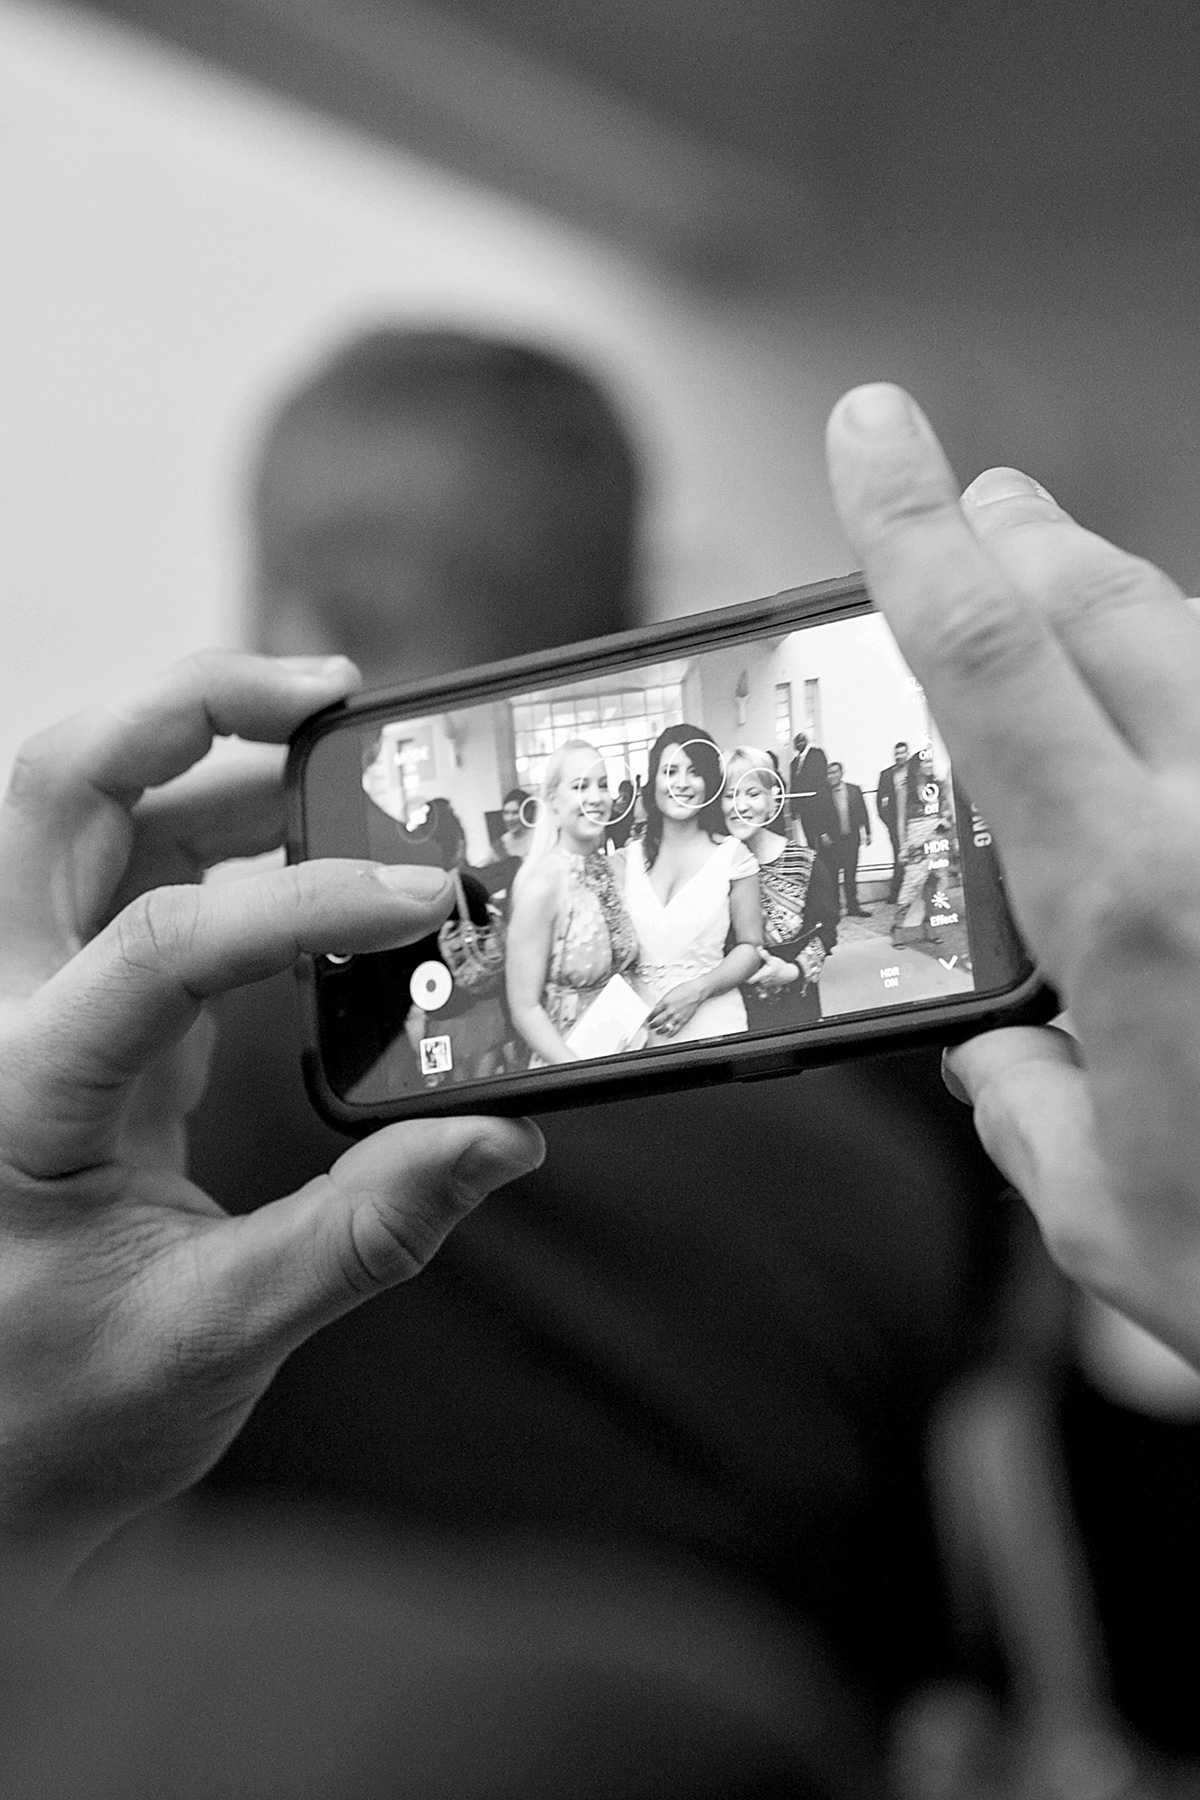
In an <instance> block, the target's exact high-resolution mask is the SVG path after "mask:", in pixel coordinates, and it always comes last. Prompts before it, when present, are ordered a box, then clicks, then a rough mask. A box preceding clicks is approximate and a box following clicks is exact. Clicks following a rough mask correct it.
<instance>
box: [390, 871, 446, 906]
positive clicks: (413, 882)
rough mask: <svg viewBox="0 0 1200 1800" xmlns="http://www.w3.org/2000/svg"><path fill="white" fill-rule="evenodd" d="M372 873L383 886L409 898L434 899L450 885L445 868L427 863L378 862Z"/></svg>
mask: <svg viewBox="0 0 1200 1800" xmlns="http://www.w3.org/2000/svg"><path fill="white" fill-rule="evenodd" d="M374 873H375V876H376V877H377V879H378V880H379V881H381V882H382V883H383V885H384V887H386V888H394V889H395V891H396V892H397V893H398V894H407V895H408V897H409V899H410V900H436V899H437V898H438V897H439V895H441V894H444V893H445V891H446V889H447V887H448V886H449V885H450V877H449V876H448V875H447V873H446V871H445V869H436V868H433V867H431V866H430V865H429V864H428V863H379V864H378V865H377V867H376V868H375V870H374Z"/></svg>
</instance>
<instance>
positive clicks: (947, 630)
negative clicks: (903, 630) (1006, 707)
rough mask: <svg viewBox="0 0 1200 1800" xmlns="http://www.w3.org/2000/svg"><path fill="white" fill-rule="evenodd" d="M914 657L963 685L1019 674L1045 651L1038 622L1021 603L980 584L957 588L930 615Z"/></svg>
mask: <svg viewBox="0 0 1200 1800" xmlns="http://www.w3.org/2000/svg"><path fill="white" fill-rule="evenodd" d="M920 635H921V637H922V639H923V641H922V642H921V644H920V645H919V646H918V647H917V653H918V655H920V656H921V658H922V659H923V660H924V661H927V662H928V663H930V664H932V665H934V666H936V667H939V668H941V669H943V670H945V671H946V672H947V673H948V674H950V675H952V676H954V677H956V678H957V679H959V680H961V681H964V682H973V683H983V682H987V681H995V680H999V679H1003V678H1005V677H1009V676H1013V675H1019V674H1020V673H1021V672H1022V671H1023V670H1025V669H1027V668H1028V667H1029V666H1030V665H1031V664H1032V663H1033V662H1034V661H1035V660H1036V658H1037V657H1038V656H1040V655H1041V653H1042V651H1043V649H1044V642H1045V640H1044V636H1043V632H1042V629H1041V627H1040V626H1039V624H1038V622H1037V620H1036V619H1035V618H1034V617H1033V616H1032V615H1031V614H1030V613H1029V612H1028V611H1027V610H1026V609H1025V607H1024V606H1023V605H1022V604H1021V603H1020V601H1019V600H1017V599H1016V598H1014V597H1013V596H1012V595H1009V594H1006V593H1004V592H1003V590H1001V589H999V588H997V587H994V586H992V585H990V584H987V583H984V582H978V583H974V584H972V585H971V586H968V587H966V588H962V589H960V590H959V591H958V592H957V593H955V594H954V596H953V598H952V599H951V600H949V601H948V602H947V603H946V604H944V605H943V606H941V607H940V608H939V609H938V610H937V612H936V616H930V617H928V618H927V620H926V623H925V628H924V631H923V632H922V633H921V634H920Z"/></svg>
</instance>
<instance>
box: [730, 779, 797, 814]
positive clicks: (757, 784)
mask: <svg viewBox="0 0 1200 1800" xmlns="http://www.w3.org/2000/svg"><path fill="white" fill-rule="evenodd" d="M753 788H760V789H761V790H762V792H763V795H764V807H763V814H762V817H761V819H760V818H758V817H757V802H756V801H754V800H753V799H752V798H751V790H752V789H753ZM786 799H787V789H786V787H785V786H784V784H783V777H782V776H781V775H779V774H778V773H777V772H776V770H774V769H770V768H754V769H747V770H746V772H745V774H743V775H739V776H738V778H737V780H736V781H735V782H734V784H733V792H732V794H731V796H730V806H731V810H732V812H733V815H734V817H735V818H736V819H738V820H739V821H740V822H741V823H742V824H743V825H773V824H774V823H775V821H776V819H777V818H778V817H779V815H780V813H781V812H782V811H783V806H784V801H785V800H786Z"/></svg>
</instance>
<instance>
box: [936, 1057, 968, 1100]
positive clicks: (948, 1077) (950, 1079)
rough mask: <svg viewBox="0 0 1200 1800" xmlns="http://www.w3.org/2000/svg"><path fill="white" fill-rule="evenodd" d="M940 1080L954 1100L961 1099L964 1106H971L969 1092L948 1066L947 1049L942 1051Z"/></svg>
mask: <svg viewBox="0 0 1200 1800" xmlns="http://www.w3.org/2000/svg"><path fill="white" fill-rule="evenodd" d="M942 1081H943V1082H944V1084H945V1086H946V1088H947V1089H948V1090H949V1092H950V1093H952V1094H953V1095H954V1098H955V1099H956V1100H961V1101H962V1103H963V1105H964V1106H972V1105H973V1104H974V1102H973V1101H972V1099H971V1096H970V1094H968V1092H967V1090H966V1088H965V1087H964V1086H963V1084H962V1082H961V1081H960V1080H959V1079H958V1076H957V1075H956V1074H955V1073H954V1070H953V1069H952V1068H951V1067H950V1052H949V1051H948V1050H943V1051H942Z"/></svg>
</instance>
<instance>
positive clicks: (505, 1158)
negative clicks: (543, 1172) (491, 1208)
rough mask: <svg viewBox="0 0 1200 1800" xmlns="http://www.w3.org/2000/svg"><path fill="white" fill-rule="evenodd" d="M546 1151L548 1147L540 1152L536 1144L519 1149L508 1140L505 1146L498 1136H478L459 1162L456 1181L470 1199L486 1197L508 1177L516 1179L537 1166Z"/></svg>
mask: <svg viewBox="0 0 1200 1800" xmlns="http://www.w3.org/2000/svg"><path fill="white" fill-rule="evenodd" d="M543 1154H544V1148H543V1149H541V1153H540V1154H539V1153H538V1151H537V1150H535V1149H534V1148H533V1147H532V1146H530V1147H529V1148H527V1149H525V1150H517V1149H516V1148H515V1147H514V1146H513V1145H511V1144H506V1145H505V1146H504V1147H503V1148H501V1146H500V1145H499V1144H497V1143H496V1140H495V1139H494V1138H490V1137H487V1138H477V1139H476V1141H475V1143H473V1144H472V1145H471V1147H470V1149H469V1150H464V1151H463V1153H462V1155H461V1156H460V1157H459V1159H458V1161H457V1162H456V1163H455V1165H454V1182H455V1185H456V1186H457V1187H458V1188H459V1189H460V1190H461V1191H462V1192H463V1193H464V1194H465V1195H466V1197H467V1199H468V1200H482V1199H483V1198H484V1196H485V1195H486V1194H490V1193H492V1192H493V1191H494V1190H495V1189H496V1188H498V1187H503V1186H504V1184H505V1182H506V1181H516V1179H517V1177H518V1176H520V1175H528V1174H529V1173H530V1171H531V1170H532V1169H536V1168H537V1166H538V1164H539V1163H540V1162H541V1160H542V1155H543Z"/></svg>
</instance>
